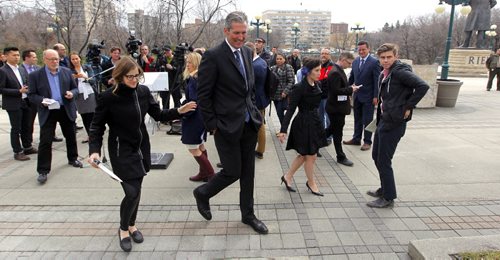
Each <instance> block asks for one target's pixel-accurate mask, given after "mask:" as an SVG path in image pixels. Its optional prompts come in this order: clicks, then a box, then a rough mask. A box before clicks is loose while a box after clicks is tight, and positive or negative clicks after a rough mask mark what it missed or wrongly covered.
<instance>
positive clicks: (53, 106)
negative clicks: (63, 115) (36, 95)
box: [42, 98, 61, 110]
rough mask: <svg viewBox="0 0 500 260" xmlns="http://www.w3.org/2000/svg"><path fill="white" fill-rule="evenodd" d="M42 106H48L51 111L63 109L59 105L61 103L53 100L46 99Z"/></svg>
mask: <svg viewBox="0 0 500 260" xmlns="http://www.w3.org/2000/svg"><path fill="white" fill-rule="evenodd" d="M42 104H45V105H47V106H48V108H49V110H52V109H59V108H61V105H60V104H59V102H57V101H56V100H54V99H51V98H44V99H43V100H42Z"/></svg>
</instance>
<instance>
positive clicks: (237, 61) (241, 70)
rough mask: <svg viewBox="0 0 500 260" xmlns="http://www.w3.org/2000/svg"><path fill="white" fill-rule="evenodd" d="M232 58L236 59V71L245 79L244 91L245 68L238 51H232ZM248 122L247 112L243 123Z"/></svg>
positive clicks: (248, 115) (248, 114)
mask: <svg viewBox="0 0 500 260" xmlns="http://www.w3.org/2000/svg"><path fill="white" fill-rule="evenodd" d="M234 58H235V59H236V63H238V70H239V71H240V73H241V75H242V76H243V78H244V79H245V89H246V88H247V76H246V73H245V66H244V65H243V61H242V60H241V53H240V51H239V50H236V51H234ZM249 121H250V113H249V112H248V110H247V112H246V115H245V122H247V123H248V122H249Z"/></svg>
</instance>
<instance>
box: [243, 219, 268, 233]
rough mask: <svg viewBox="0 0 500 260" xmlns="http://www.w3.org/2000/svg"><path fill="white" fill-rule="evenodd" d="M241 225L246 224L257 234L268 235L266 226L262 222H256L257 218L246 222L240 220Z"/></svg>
mask: <svg viewBox="0 0 500 260" xmlns="http://www.w3.org/2000/svg"><path fill="white" fill-rule="evenodd" d="M241 222H243V224H247V225H249V226H251V227H252V228H253V230H255V231H256V232H257V233H259V234H263V235H265V234H267V233H269V230H268V229H267V227H266V225H265V224H264V222H262V221H260V220H258V219H257V218H252V219H248V220H242V221H241Z"/></svg>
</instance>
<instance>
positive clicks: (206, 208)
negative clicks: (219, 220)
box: [193, 187, 212, 220]
mask: <svg viewBox="0 0 500 260" xmlns="http://www.w3.org/2000/svg"><path fill="white" fill-rule="evenodd" d="M199 188H200V187H198V188H196V189H194V190H193V195H194V198H195V199H196V206H197V207H198V212H200V214H201V216H202V217H204V218H205V219H206V220H211V219H212V212H210V204H209V203H208V200H207V199H205V198H203V195H201V193H200V191H199Z"/></svg>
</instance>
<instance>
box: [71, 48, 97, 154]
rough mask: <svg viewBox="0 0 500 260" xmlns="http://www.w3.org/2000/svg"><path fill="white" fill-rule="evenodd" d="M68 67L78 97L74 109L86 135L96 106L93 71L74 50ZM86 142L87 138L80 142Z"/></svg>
mask: <svg viewBox="0 0 500 260" xmlns="http://www.w3.org/2000/svg"><path fill="white" fill-rule="evenodd" d="M69 60H70V64H69V68H70V69H71V72H72V73H73V78H74V79H75V83H76V85H77V86H78V97H77V98H76V111H78V113H79V114H80V116H81V117H82V121H83V126H84V127H85V131H86V132H87V135H88V134H89V132H90V123H92V118H93V117H94V112H95V106H96V95H95V93H97V89H95V79H94V78H93V77H94V71H93V70H92V67H91V66H90V65H88V64H84V65H82V59H81V58H80V55H78V53H76V52H72V53H71V54H70V55H69ZM84 143H88V138H86V139H85V140H83V141H82V144H84Z"/></svg>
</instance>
